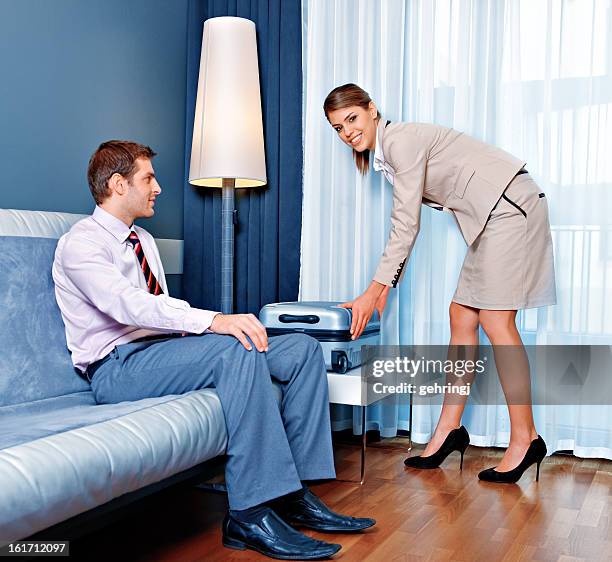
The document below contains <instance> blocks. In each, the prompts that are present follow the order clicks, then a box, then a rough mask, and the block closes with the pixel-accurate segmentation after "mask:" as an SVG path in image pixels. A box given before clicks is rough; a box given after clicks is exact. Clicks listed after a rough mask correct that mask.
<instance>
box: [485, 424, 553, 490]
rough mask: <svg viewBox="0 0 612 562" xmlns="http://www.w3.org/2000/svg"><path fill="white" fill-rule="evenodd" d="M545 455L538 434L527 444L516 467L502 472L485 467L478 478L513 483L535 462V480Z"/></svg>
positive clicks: (543, 446)
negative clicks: (527, 446)
mask: <svg viewBox="0 0 612 562" xmlns="http://www.w3.org/2000/svg"><path fill="white" fill-rule="evenodd" d="M545 456H546V443H544V439H542V438H541V437H540V436H539V435H538V438H537V439H534V440H533V441H532V442H531V444H530V445H529V449H527V452H526V453H525V456H524V457H523V460H522V461H521V462H520V463H519V465H518V466H517V467H516V468H513V469H512V470H507V471H504V472H497V471H496V470H495V467H493V468H487V469H486V470H483V471H482V472H481V473H480V474H478V478H480V480H485V481H486V482H497V483H500V484H514V483H515V482H517V481H518V479H519V478H520V477H521V476H523V472H525V471H526V470H527V469H528V468H529V467H530V466H531V465H532V464H534V463H536V464H537V469H536V482H537V481H538V480H539V479H540V463H541V462H542V460H543V459H544V457H545Z"/></svg>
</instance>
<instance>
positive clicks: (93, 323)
mask: <svg viewBox="0 0 612 562" xmlns="http://www.w3.org/2000/svg"><path fill="white" fill-rule="evenodd" d="M131 231H134V232H136V234H137V235H138V237H139V239H140V243H141V245H142V249H143V251H144V253H145V256H146V258H147V262H148V263H149V267H150V268H151V271H152V272H153V275H155V277H156V279H157V280H158V281H159V284H160V286H161V288H162V289H163V291H164V293H163V294H161V295H157V296H155V295H152V294H150V293H149V291H148V288H147V283H146V281H145V278H144V274H143V273H142V269H141V268H140V264H139V262H138V257H137V256H136V252H135V251H134V248H133V246H132V244H131V243H130V242H129V241H128V237H129V235H130V232H131ZM53 281H54V282H55V296H56V299H57V304H58V305H59V308H60V311H61V313H62V318H63V320H64V325H65V327H66V342H67V344H68V349H69V350H70V351H71V353H72V362H73V364H74V366H75V367H76V368H77V369H80V370H81V371H85V369H86V368H87V366H88V365H89V364H90V363H93V362H94V361H97V360H98V359H101V358H103V357H104V356H106V355H107V354H108V353H109V352H110V351H112V349H113V348H114V347H115V346H116V345H119V344H122V343H128V342H130V341H133V340H135V339H138V338H142V337H144V336H151V335H160V334H163V333H178V332H189V333H194V334H201V333H203V332H205V331H206V330H207V329H208V328H209V327H210V325H211V323H212V320H213V318H214V316H215V315H216V314H219V313H218V312H214V311H210V310H201V309H198V308H192V307H191V306H189V303H187V302H186V301H183V300H180V299H175V298H172V297H170V296H169V295H168V287H167V285H166V278H165V276H164V270H163V267H162V263H161V260H160V257H159V252H158V250H157V246H156V245H155V240H154V239H153V237H152V236H151V235H150V234H149V233H148V232H147V231H146V230H144V229H143V228H141V227H139V226H136V225H132V228H130V227H128V226H127V225H126V224H125V223H124V222H123V221H121V220H119V219H118V218H116V217H115V216H113V215H111V214H110V213H108V212H107V211H105V210H104V209H102V208H101V207H96V208H95V210H94V212H93V215H91V216H90V217H87V218H85V219H83V220H81V221H79V222H77V223H76V224H75V225H74V226H73V227H72V228H71V229H70V231H69V232H67V233H66V234H64V235H63V236H62V237H61V238H60V239H59V242H58V244H57V249H56V251H55V260H54V262H53Z"/></svg>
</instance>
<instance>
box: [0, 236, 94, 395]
mask: <svg viewBox="0 0 612 562" xmlns="http://www.w3.org/2000/svg"><path fill="white" fill-rule="evenodd" d="M56 245H57V240H55V239H53V238H37V237H27V236H0V342H1V343H0V345H2V353H1V354H0V406H6V405H9V404H18V403H21V402H29V401H32V400H41V399H44V398H50V397H53V396H61V395H63V394H72V393H75V392H80V391H84V390H89V385H88V384H87V383H86V382H85V381H84V380H82V379H81V378H80V377H79V376H78V375H77V374H76V373H75V371H74V368H73V366H72V361H71V358H70V353H69V351H68V348H67V347H66V335H65V331H64V323H63V321H62V317H61V314H60V311H59V307H58V306H57V302H56V300H55V291H54V284H53V279H52V277H51V266H52V264H53V257H54V254H55V247H56Z"/></svg>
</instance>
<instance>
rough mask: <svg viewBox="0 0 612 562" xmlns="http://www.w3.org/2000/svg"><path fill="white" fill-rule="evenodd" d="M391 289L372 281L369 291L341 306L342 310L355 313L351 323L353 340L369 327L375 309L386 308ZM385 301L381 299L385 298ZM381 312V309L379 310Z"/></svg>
mask: <svg viewBox="0 0 612 562" xmlns="http://www.w3.org/2000/svg"><path fill="white" fill-rule="evenodd" d="M388 289H389V287H386V286H385V285H383V284H382V283H378V282H377V281H372V283H371V284H370V286H369V287H368V288H367V290H366V291H365V292H364V293H363V294H362V295H360V296H358V297H357V298H356V299H355V300H352V301H349V302H345V303H342V304H339V305H338V306H340V307H342V308H350V309H352V311H353V319H352V320H353V321H352V322H351V334H352V335H351V339H352V340H356V339H357V338H359V336H361V333H362V332H363V330H364V329H365V327H366V326H367V324H368V322H369V321H370V318H372V314H374V308H378V307H379V306H380V305H382V309H384V308H385V304H386V302H387V294H388V292H389V290H388ZM383 295H384V297H383V300H382V301H381V300H380V298H381V296H383ZM379 311H380V309H379Z"/></svg>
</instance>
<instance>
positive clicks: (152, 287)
mask: <svg viewBox="0 0 612 562" xmlns="http://www.w3.org/2000/svg"><path fill="white" fill-rule="evenodd" d="M128 240H129V242H130V244H132V246H133V248H134V251H135V252H136V257H137V258H138V263H140V269H142V273H143V275H144V277H145V280H146V282H147V287H148V288H149V293H151V294H152V295H159V294H162V293H163V291H162V288H161V287H160V285H159V282H158V281H157V279H155V275H153V272H152V271H151V268H150V267H149V263H148V262H147V258H146V256H145V254H144V250H143V249H142V244H141V243H140V239H139V238H138V234H136V233H135V232H134V231H132V232H130V236H129V238H128Z"/></svg>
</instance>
